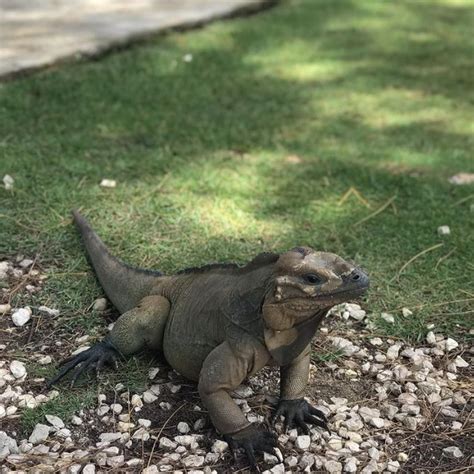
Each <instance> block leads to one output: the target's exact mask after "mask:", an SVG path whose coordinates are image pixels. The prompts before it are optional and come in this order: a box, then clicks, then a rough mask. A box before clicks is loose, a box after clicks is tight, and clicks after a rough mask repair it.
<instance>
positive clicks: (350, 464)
mask: <svg viewBox="0 0 474 474" xmlns="http://www.w3.org/2000/svg"><path fill="white" fill-rule="evenodd" d="M344 472H357V459H356V458H347V459H346V461H345V463H344Z"/></svg>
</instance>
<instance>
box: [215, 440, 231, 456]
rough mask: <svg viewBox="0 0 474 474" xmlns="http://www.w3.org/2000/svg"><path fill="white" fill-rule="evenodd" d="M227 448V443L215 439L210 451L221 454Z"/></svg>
mask: <svg viewBox="0 0 474 474" xmlns="http://www.w3.org/2000/svg"><path fill="white" fill-rule="evenodd" d="M228 448H229V445H228V444H227V443H226V442H225V441H222V440H220V439H217V440H216V441H214V444H213V445H212V447H211V451H212V452H213V453H218V454H222V453H224V452H226V451H227V449H228Z"/></svg>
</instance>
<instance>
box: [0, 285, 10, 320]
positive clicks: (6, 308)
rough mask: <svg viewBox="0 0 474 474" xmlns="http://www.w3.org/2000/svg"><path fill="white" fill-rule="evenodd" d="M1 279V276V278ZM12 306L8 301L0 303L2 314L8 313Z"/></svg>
mask: <svg viewBox="0 0 474 474" xmlns="http://www.w3.org/2000/svg"><path fill="white" fill-rule="evenodd" d="M0 279H1V278H0ZM11 309H12V307H11V306H10V305H9V304H8V303H6V304H0V314H6V313H8V312H9V311H10V310H11Z"/></svg>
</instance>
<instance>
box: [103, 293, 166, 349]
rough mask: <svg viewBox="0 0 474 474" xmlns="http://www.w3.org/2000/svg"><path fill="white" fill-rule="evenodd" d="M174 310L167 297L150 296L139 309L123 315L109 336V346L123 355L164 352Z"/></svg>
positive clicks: (141, 302) (142, 301) (140, 304)
mask: <svg viewBox="0 0 474 474" xmlns="http://www.w3.org/2000/svg"><path fill="white" fill-rule="evenodd" d="M169 310H170V303H169V301H168V300H167V299H166V298H164V297H163V296H158V295H154V296H147V297H146V298H143V299H142V300H141V301H140V303H139V305H138V306H137V307H135V308H132V309H131V310H129V311H127V312H126V313H124V314H122V316H120V318H119V319H118V320H117V322H116V323H115V325H114V327H113V329H112V331H110V334H109V336H108V340H109V342H110V343H111V344H112V345H113V346H114V348H115V349H116V350H117V351H118V352H120V354H122V355H125V356H127V355H131V354H136V353H137V352H140V351H142V350H143V349H151V350H156V351H162V350H163V333H164V330H165V326H166V321H167V320H168V314H169Z"/></svg>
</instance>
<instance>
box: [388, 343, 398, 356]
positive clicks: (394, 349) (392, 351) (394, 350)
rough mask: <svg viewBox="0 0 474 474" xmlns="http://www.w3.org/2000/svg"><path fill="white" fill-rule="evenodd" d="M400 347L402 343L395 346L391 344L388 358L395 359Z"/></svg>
mask: <svg viewBox="0 0 474 474" xmlns="http://www.w3.org/2000/svg"><path fill="white" fill-rule="evenodd" d="M400 348H401V346H400V344H394V345H393V346H390V347H389V348H388V350H387V359H388V360H395V359H396V358H397V357H398V354H399V352H400Z"/></svg>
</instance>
